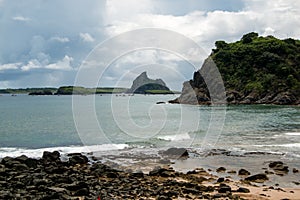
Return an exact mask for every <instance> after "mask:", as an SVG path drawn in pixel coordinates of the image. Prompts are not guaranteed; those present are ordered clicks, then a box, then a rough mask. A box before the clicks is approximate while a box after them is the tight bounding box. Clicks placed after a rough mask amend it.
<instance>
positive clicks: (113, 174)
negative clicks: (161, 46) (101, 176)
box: [106, 172, 119, 178]
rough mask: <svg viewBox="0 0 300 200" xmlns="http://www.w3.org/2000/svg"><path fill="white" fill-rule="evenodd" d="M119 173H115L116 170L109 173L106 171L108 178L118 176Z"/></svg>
mask: <svg viewBox="0 0 300 200" xmlns="http://www.w3.org/2000/svg"><path fill="white" fill-rule="evenodd" d="M118 176H119V175H118V174H117V173H115V172H108V173H106V177H107V178H118Z"/></svg>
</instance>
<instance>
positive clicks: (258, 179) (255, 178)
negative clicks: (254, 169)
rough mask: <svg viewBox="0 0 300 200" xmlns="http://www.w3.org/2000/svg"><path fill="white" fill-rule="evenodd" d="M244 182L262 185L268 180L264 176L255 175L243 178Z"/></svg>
mask: <svg viewBox="0 0 300 200" xmlns="http://www.w3.org/2000/svg"><path fill="white" fill-rule="evenodd" d="M245 180H246V181H250V182H256V183H263V182H265V181H267V180H269V178H268V177H267V175H266V174H256V175H253V176H249V177H247V178H245Z"/></svg>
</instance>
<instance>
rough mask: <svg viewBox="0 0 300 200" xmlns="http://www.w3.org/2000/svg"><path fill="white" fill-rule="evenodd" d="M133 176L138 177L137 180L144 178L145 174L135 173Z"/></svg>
mask: <svg viewBox="0 0 300 200" xmlns="http://www.w3.org/2000/svg"><path fill="white" fill-rule="evenodd" d="M132 175H133V176H134V177H137V178H143V177H144V173H143V172H142V171H137V172H134V173H132Z"/></svg>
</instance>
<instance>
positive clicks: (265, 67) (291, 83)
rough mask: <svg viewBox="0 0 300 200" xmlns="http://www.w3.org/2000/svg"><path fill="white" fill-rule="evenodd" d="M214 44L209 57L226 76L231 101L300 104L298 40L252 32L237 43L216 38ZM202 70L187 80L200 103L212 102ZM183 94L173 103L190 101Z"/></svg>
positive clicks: (229, 100) (227, 91) (228, 98)
mask: <svg viewBox="0 0 300 200" xmlns="http://www.w3.org/2000/svg"><path fill="white" fill-rule="evenodd" d="M215 46H216V49H213V50H212V54H211V55H210V58H212V60H213V61H214V62H215V64H216V66H217V68H218V69H219V72H220V74H221V76H222V78H223V81H224V86H225V89H226V96H227V102H228V103H231V104H255V103H257V104H299V103H300V100H299V99H300V41H299V40H295V39H291V38H289V39H284V40H280V39H277V38H275V37H273V36H267V37H259V36H258V34H257V33H253V32H252V33H248V34H246V35H244V36H243V37H242V39H241V40H239V41H237V42H234V43H226V42H225V41H217V42H215ZM202 68H203V67H202ZM201 71H202V70H200V71H198V72H195V74H194V78H193V80H190V81H189V82H188V83H189V84H190V85H191V86H192V88H193V89H194V91H196V96H197V99H198V103H200V104H203V103H205V104H209V103H210V97H209V92H208V90H207V87H206V85H205V83H204V80H203V78H202V75H201ZM196 89H197V90H196ZM199 90H200V91H201V92H200V93H199V92H198V91H199ZM184 95H185V94H182V96H181V97H179V98H178V99H176V100H174V101H172V102H175V103H191V102H189V101H190V100H189V98H187V96H186V95H185V96H184ZM204 97H205V98H204Z"/></svg>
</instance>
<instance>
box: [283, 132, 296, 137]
mask: <svg viewBox="0 0 300 200" xmlns="http://www.w3.org/2000/svg"><path fill="white" fill-rule="evenodd" d="M285 135H288V136H300V132H290V133H285Z"/></svg>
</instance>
